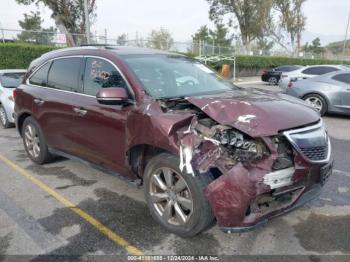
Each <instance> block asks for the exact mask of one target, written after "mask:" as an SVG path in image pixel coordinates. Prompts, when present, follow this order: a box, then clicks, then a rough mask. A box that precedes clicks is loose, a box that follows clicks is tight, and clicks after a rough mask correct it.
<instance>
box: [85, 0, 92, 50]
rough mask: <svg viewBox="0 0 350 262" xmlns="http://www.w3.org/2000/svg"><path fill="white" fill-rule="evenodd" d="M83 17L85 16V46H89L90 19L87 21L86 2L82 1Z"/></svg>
mask: <svg viewBox="0 0 350 262" xmlns="http://www.w3.org/2000/svg"><path fill="white" fill-rule="evenodd" d="M84 15H85V35H86V41H87V44H88V45H89V44H90V43H91V38H90V19H89V7H88V0H84Z"/></svg>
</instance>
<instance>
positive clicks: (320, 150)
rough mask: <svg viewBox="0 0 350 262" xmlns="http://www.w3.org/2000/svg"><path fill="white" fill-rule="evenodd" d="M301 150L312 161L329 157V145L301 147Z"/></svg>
mask: <svg viewBox="0 0 350 262" xmlns="http://www.w3.org/2000/svg"><path fill="white" fill-rule="evenodd" d="M300 150H301V152H302V153H303V154H304V155H305V156H306V157H307V158H308V159H310V160H312V161H321V160H324V159H326V158H327V155H328V146H327V145H326V146H316V147H309V148H305V147H301V148H300Z"/></svg>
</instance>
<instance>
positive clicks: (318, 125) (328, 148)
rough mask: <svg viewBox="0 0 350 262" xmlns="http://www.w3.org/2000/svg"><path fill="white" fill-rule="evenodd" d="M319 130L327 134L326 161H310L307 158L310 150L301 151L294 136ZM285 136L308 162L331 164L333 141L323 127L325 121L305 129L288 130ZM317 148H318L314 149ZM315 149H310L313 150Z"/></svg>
mask: <svg viewBox="0 0 350 262" xmlns="http://www.w3.org/2000/svg"><path fill="white" fill-rule="evenodd" d="M318 129H324V132H325V140H326V141H325V142H326V145H325V147H326V148H327V149H326V150H327V153H326V157H325V158H324V159H320V160H313V159H310V158H309V157H308V156H307V152H306V150H308V149H307V148H303V149H301V148H300V147H299V145H297V143H296V142H295V141H294V140H293V138H292V135H295V134H300V133H308V132H312V131H316V130H318ZM283 135H284V136H285V137H286V138H287V139H288V141H289V142H290V143H291V144H292V146H293V148H294V149H295V150H296V151H297V152H298V153H299V154H300V155H301V156H302V157H303V158H304V159H305V160H306V161H308V162H312V163H325V162H329V160H330V158H331V151H332V148H331V141H330V139H329V136H328V133H327V130H326V128H325V126H324V125H323V121H322V119H321V120H320V121H319V122H318V123H317V124H315V125H312V126H307V127H303V128H298V129H292V130H287V131H284V132H283ZM314 148H316V147H314ZM314 148H310V149H311V150H312V149H314Z"/></svg>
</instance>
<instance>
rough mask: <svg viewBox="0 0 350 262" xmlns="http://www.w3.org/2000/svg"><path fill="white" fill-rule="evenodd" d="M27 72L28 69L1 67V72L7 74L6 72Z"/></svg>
mask: <svg viewBox="0 0 350 262" xmlns="http://www.w3.org/2000/svg"><path fill="white" fill-rule="evenodd" d="M25 72H27V70H26V69H1V70H0V74H5V73H25Z"/></svg>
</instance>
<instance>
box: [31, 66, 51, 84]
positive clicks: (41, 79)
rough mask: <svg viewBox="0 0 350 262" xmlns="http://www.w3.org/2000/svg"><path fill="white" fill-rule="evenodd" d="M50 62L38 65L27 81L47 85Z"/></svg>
mask: <svg viewBox="0 0 350 262" xmlns="http://www.w3.org/2000/svg"><path fill="white" fill-rule="evenodd" d="M50 66H51V62H48V63H46V64H45V65H43V66H42V67H40V68H39V69H38V70H37V71H36V72H35V73H34V74H33V75H32V76H31V77H30V78H29V83H30V84H32V85H37V86H47V73H48V72H49V69H50Z"/></svg>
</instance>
